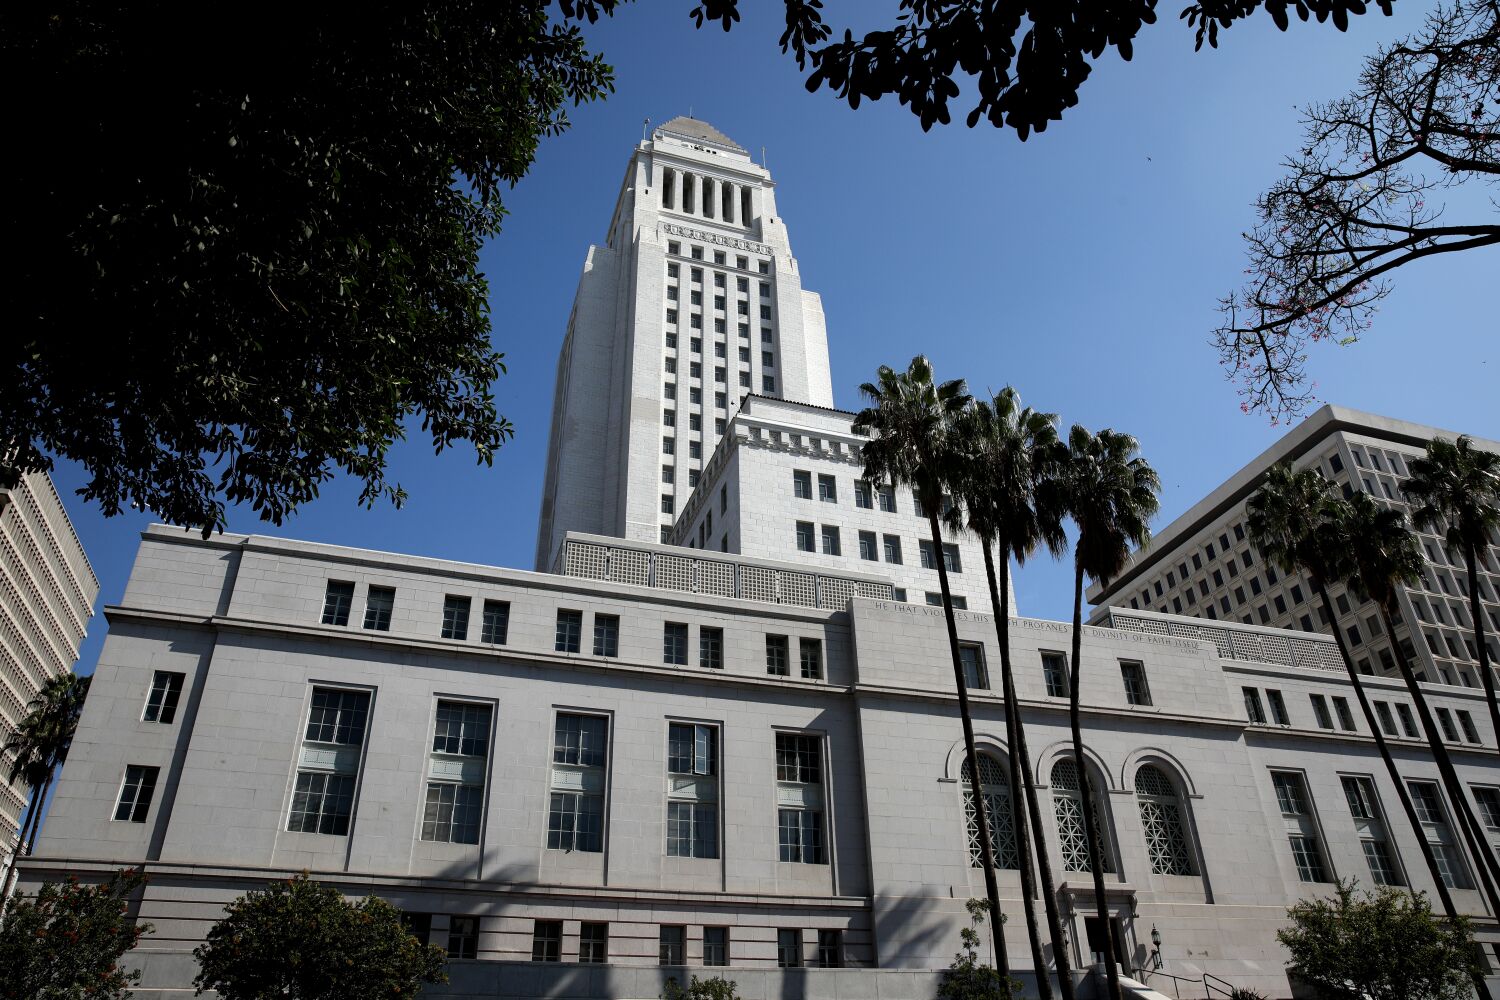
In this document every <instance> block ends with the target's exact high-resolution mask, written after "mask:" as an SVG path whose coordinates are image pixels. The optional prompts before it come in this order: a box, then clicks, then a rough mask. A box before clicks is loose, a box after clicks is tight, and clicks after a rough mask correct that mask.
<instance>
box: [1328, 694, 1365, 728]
mask: <svg viewBox="0 0 1500 1000" xmlns="http://www.w3.org/2000/svg"><path fill="white" fill-rule="evenodd" d="M1333 712H1334V714H1335V715H1336V716H1338V720H1339V728H1340V729H1342V730H1344V731H1345V732H1350V733H1353V732H1358V731H1359V727H1358V726H1356V725H1355V724H1354V715H1353V714H1352V713H1351V712H1350V711H1349V699H1348V698H1345V697H1343V696H1341V695H1334V696H1333Z"/></svg>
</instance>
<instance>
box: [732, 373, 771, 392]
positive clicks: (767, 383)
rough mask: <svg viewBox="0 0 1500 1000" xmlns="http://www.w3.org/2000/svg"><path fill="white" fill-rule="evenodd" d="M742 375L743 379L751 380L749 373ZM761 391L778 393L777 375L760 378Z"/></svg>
mask: <svg viewBox="0 0 1500 1000" xmlns="http://www.w3.org/2000/svg"><path fill="white" fill-rule="evenodd" d="M740 375H741V377H742V378H749V377H750V374H749V372H741V373H740ZM760 391H761V392H775V391H776V376H775V375H762V376H761V377H760Z"/></svg>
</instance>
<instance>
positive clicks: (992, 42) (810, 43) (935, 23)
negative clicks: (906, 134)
mask: <svg viewBox="0 0 1500 1000" xmlns="http://www.w3.org/2000/svg"><path fill="white" fill-rule="evenodd" d="M785 5H786V30H785V31H784V32H783V33H782V35H781V50H782V51H783V52H790V53H792V54H793V55H795V56H796V58H797V66H798V68H799V69H802V70H804V71H806V70H807V69H808V67H809V66H811V68H812V71H811V73H809V74H808V77H807V89H808V90H809V91H810V92H816V91H817V90H819V89H821V88H824V87H826V88H828V89H829V90H832V91H834V92H835V93H836V94H837V95H838V96H839V97H840V98H841V99H842V100H846V101H848V102H849V106H850V107H851V108H858V107H859V105H860V102H862V101H866V100H870V101H878V100H879V99H880V98H882V97H884V96H885V95H887V94H894V95H896V97H897V99H898V100H900V102H901V103H902V104H903V105H906V106H908V107H910V108H911V110H912V113H913V114H915V115H916V116H917V118H918V119H919V120H920V121H921V123H922V128H923V130H924V131H925V130H927V129H930V128H932V126H933V125H934V124H937V123H941V124H943V125H947V124H948V123H949V122H950V121H951V120H952V115H951V112H950V111H949V108H948V102H949V101H950V100H952V99H954V98H957V97H958V96H959V93H960V90H959V86H958V84H957V83H956V82H955V80H954V78H955V77H956V76H967V77H971V78H973V82H974V85H975V87H976V89H977V91H978V99H977V100H976V101H975V103H974V106H973V107H972V108H971V109H970V110H969V112H968V114H967V117H966V119H965V121H966V123H967V124H968V125H969V127H970V128H972V127H974V126H975V125H977V124H978V123H979V122H980V121H988V122H989V123H990V124H991V125H994V126H995V127H997V128H1011V129H1014V130H1015V132H1016V135H1017V136H1019V137H1020V138H1021V139H1023V140H1024V139H1025V138H1026V137H1027V136H1028V135H1030V134H1031V132H1032V131H1037V132H1042V131H1045V130H1046V128H1047V125H1048V123H1050V122H1054V121H1058V120H1059V119H1061V118H1062V115H1063V112H1064V111H1065V110H1067V109H1068V108H1071V107H1072V106H1073V105H1075V104H1077V103H1078V91H1079V88H1081V87H1082V86H1083V84H1084V82H1085V81H1086V80H1087V79H1088V77H1089V73H1090V72H1091V71H1092V65H1091V62H1092V61H1093V60H1097V59H1098V58H1099V57H1100V56H1101V55H1103V54H1104V52H1105V50H1106V49H1114V50H1115V51H1116V52H1118V53H1119V54H1120V56H1121V58H1123V59H1129V58H1130V57H1131V55H1132V54H1133V52H1134V44H1135V37H1136V35H1137V34H1139V33H1140V30H1141V28H1142V27H1144V26H1145V25H1148V24H1155V23H1156V0H900V3H899V5H898V11H899V13H897V14H896V16H895V18H894V21H895V23H894V24H892V25H891V26H890V27H888V28H886V27H883V28H880V29H878V30H875V31H869V32H866V33H865V34H864V35H863V36H861V37H855V35H854V33H853V32H852V31H850V30H848V29H844V30H843V32H842V33H841V35H842V37H838V36H839V35H840V32H838V31H837V30H836V29H835V28H833V27H832V26H830V25H829V24H827V23H826V22H825V21H824V20H823V14H822V8H823V3H822V0H785ZM1375 5H1376V6H1378V7H1379V8H1380V9H1381V10H1382V11H1384V12H1385V13H1386V14H1389V13H1390V12H1391V0H1376V2H1375ZM1368 6H1369V5H1368V4H1367V3H1365V2H1364V0H1201V2H1199V3H1192V4H1189V5H1188V6H1186V7H1185V8H1184V9H1183V10H1182V12H1181V14H1180V17H1181V18H1182V19H1183V20H1186V21H1187V22H1188V24H1189V25H1190V26H1191V27H1192V28H1193V29H1194V30H1195V34H1196V37H1197V46H1198V47H1200V48H1201V47H1202V45H1203V43H1204V41H1205V40H1206V41H1207V42H1208V43H1209V45H1211V46H1212V45H1217V44H1218V33H1219V31H1220V29H1224V28H1229V27H1230V26H1232V25H1233V24H1234V23H1235V22H1237V21H1241V20H1244V19H1245V18H1247V17H1249V16H1250V15H1251V14H1254V13H1255V12H1256V11H1257V10H1259V9H1260V8H1262V7H1264V8H1265V10H1266V12H1267V13H1268V14H1270V16H1271V18H1272V19H1273V20H1274V21H1275V22H1276V25H1277V27H1279V28H1281V29H1282V30H1283V31H1284V30H1286V27H1287V25H1288V23H1289V22H1290V16H1289V15H1290V14H1293V13H1295V14H1296V15H1297V17H1299V18H1300V19H1302V20H1304V21H1306V20H1307V19H1308V18H1310V17H1313V18H1316V19H1317V20H1318V21H1320V22H1321V21H1330V20H1331V21H1332V22H1333V23H1334V24H1335V25H1336V26H1337V27H1338V28H1339V30H1340V31H1342V30H1344V28H1346V27H1347V26H1348V21H1349V17H1350V15H1358V14H1363V13H1364V12H1365V11H1366V9H1367V8H1368ZM692 17H693V19H694V20H695V21H696V22H697V24H698V25H699V26H700V27H701V26H702V25H703V24H705V23H707V22H710V21H712V22H717V23H719V24H721V25H722V26H723V27H724V30H725V31H728V30H729V28H730V27H731V26H732V25H733V24H734V23H735V22H736V21H738V20H739V19H740V10H739V0H701V2H700V3H699V4H698V5H697V6H696V7H695V8H693V11H692Z"/></svg>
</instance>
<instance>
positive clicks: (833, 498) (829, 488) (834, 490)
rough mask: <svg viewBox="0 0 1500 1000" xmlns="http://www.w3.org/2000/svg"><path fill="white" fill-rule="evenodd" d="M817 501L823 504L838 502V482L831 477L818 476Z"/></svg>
mask: <svg viewBox="0 0 1500 1000" xmlns="http://www.w3.org/2000/svg"><path fill="white" fill-rule="evenodd" d="M818 499H819V500H821V501H823V502H824V503H838V502H839V488H838V482H837V480H835V479H834V478H833V477H832V476H825V475H822V474H821V473H820V474H819V475H818Z"/></svg>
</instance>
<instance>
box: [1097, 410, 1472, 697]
mask: <svg viewBox="0 0 1500 1000" xmlns="http://www.w3.org/2000/svg"><path fill="white" fill-rule="evenodd" d="M1458 436H1459V435H1458V433H1457V432H1454V431H1445V430H1440V429H1438V428H1436V427H1426V426H1423V425H1421V424H1413V423H1408V422H1406V421H1404V420H1394V419H1392V418H1389V417H1381V416H1377V415H1375V414H1373V413H1362V412H1360V411H1358V410H1350V409H1347V408H1345V407H1341V406H1332V405H1328V406H1323V407H1321V408H1320V409H1318V410H1317V411H1316V412H1315V413H1313V414H1311V415H1309V416H1308V417H1307V418H1306V419H1305V420H1303V421H1302V422H1301V423H1300V424H1298V425H1297V426H1296V427H1294V428H1293V429H1292V430H1291V431H1289V432H1288V433H1287V434H1286V435H1285V436H1284V437H1282V438H1281V440H1279V441H1277V442H1276V443H1275V444H1273V445H1272V446H1271V447H1270V448H1268V449H1266V451H1264V452H1263V453H1261V454H1260V455H1258V456H1257V457H1256V458H1255V459H1254V460H1253V461H1251V462H1250V463H1249V464H1247V465H1246V466H1245V467H1244V468H1242V469H1240V471H1239V472H1237V473H1235V474H1234V475H1233V476H1232V477H1230V478H1229V480H1228V481H1226V482H1225V483H1223V484H1222V485H1221V486H1219V487H1218V488H1217V489H1215V490H1214V491H1213V492H1211V493H1210V494H1209V495H1208V496H1207V497H1205V498H1204V499H1203V500H1201V501H1200V502H1198V503H1197V504H1195V505H1194V506H1193V507H1191V508H1190V509H1189V510H1188V511H1187V512H1186V513H1185V514H1183V515H1182V516H1181V517H1179V518H1177V519H1176V520H1175V521H1173V522H1172V523H1171V524H1169V525H1167V526H1166V527H1165V528H1164V529H1162V530H1161V531H1159V532H1156V533H1155V534H1154V536H1153V537H1152V539H1151V543H1150V544H1149V545H1148V546H1147V547H1145V548H1143V549H1141V550H1140V551H1138V552H1136V553H1135V554H1134V555H1133V556H1132V557H1131V561H1130V564H1129V566H1127V568H1126V569H1125V571H1124V572H1123V573H1121V574H1120V575H1119V576H1118V577H1116V578H1115V579H1113V580H1111V581H1109V584H1108V586H1106V587H1100V586H1097V585H1096V586H1094V587H1093V588H1092V589H1091V590H1090V591H1089V595H1088V597H1089V601H1090V602H1091V603H1093V604H1094V605H1096V606H1097V608H1098V610H1096V611H1095V613H1094V618H1093V620H1094V621H1096V622H1105V621H1107V620H1108V617H1109V608H1110V607H1111V606H1116V607H1126V606H1128V607H1130V608H1133V609H1140V610H1143V611H1156V612H1158V613H1161V614H1182V615H1191V616H1193V617H1200V618H1212V619H1218V620H1220V621H1231V622H1240V623H1242V624H1246V625H1250V624H1254V625H1266V626H1270V627H1273V628H1290V629H1300V630H1302V631H1304V632H1323V631H1327V629H1328V628H1329V615H1330V613H1331V614H1332V616H1333V617H1334V618H1335V619H1337V624H1336V627H1337V628H1338V629H1339V630H1340V631H1341V632H1342V633H1343V634H1344V638H1345V639H1346V641H1347V642H1348V644H1349V648H1350V651H1351V653H1352V655H1353V656H1354V659H1355V664H1356V666H1357V667H1358V669H1359V670H1360V672H1361V673H1366V674H1369V673H1379V674H1385V675H1393V674H1395V673H1396V660H1395V655H1394V653H1395V650H1394V648H1393V646H1392V644H1391V643H1392V637H1391V636H1389V635H1387V634H1385V628H1384V626H1383V625H1382V623H1381V621H1380V615H1379V612H1378V610H1377V609H1376V607H1375V605H1374V604H1373V603H1371V602H1369V601H1365V600H1361V599H1360V598H1359V597H1358V595H1356V594H1354V593H1352V592H1351V591H1350V590H1349V589H1348V588H1347V587H1345V586H1344V585H1343V584H1338V583H1336V584H1333V585H1331V586H1330V587H1329V596H1330V597H1331V598H1332V599H1333V602H1334V607H1333V608H1332V609H1325V608H1324V607H1322V605H1321V604H1320V602H1319V601H1318V599H1317V596H1316V595H1315V594H1314V592H1313V589H1312V586H1311V585H1310V584H1309V583H1308V581H1307V579H1306V577H1305V575H1303V574H1287V573H1283V572H1281V570H1280V569H1279V568H1278V567H1276V566H1273V565H1271V564H1269V563H1268V562H1267V561H1266V559H1265V557H1264V556H1263V555H1262V554H1261V553H1260V552H1259V551H1258V550H1257V549H1256V548H1255V546H1254V545H1252V544H1251V542H1250V539H1249V537H1248V534H1247V529H1246V525H1245V504H1246V501H1248V500H1249V498H1250V496H1251V495H1252V494H1253V493H1254V492H1255V490H1256V489H1257V488H1258V486H1259V485H1260V482H1261V479H1262V477H1263V476H1264V474H1265V472H1266V470H1267V469H1269V468H1270V467H1271V466H1272V465H1275V464H1276V463H1277V462H1281V461H1285V460H1290V461H1291V462H1292V463H1293V465H1294V466H1295V467H1297V468H1314V469H1317V470H1318V472H1319V473H1321V474H1322V476H1323V477H1324V478H1325V479H1327V480H1328V481H1329V482H1331V483H1333V484H1334V485H1335V486H1336V487H1337V488H1338V489H1339V490H1341V491H1342V492H1343V494H1344V495H1345V496H1352V495H1353V494H1354V493H1356V492H1359V493H1366V494H1368V495H1369V496H1371V497H1373V498H1374V499H1375V501H1376V502H1377V503H1380V504H1385V505H1390V506H1395V507H1397V508H1399V509H1401V510H1403V511H1409V509H1410V507H1409V505H1408V504H1407V502H1406V497H1405V494H1404V493H1403V492H1402V489H1401V485H1402V483H1403V482H1404V481H1405V480H1406V478H1407V476H1408V475H1409V470H1408V463H1410V462H1411V460H1412V459H1413V458H1417V457H1420V456H1421V455H1422V454H1423V451H1424V449H1425V448H1426V446H1427V443H1428V442H1429V441H1432V440H1433V439H1434V438H1439V437H1441V438H1447V439H1448V440H1450V441H1451V440H1453V439H1455V438H1457V437H1458ZM1474 445H1475V447H1477V448H1482V449H1486V450H1489V451H1494V452H1500V442H1497V441H1489V440H1485V439H1482V438H1475V439H1474ZM1418 537H1419V539H1420V543H1421V547H1422V554H1423V557H1424V559H1425V561H1426V566H1425V568H1424V570H1423V572H1422V578H1421V581H1420V583H1419V585H1417V586H1409V587H1408V586H1402V587H1400V588H1399V592H1398V595H1397V602H1398V607H1399V611H1400V618H1399V620H1398V621H1397V622H1396V635H1395V637H1394V641H1395V642H1396V643H1397V644H1399V646H1400V648H1401V649H1404V650H1405V651H1406V654H1407V656H1408V657H1410V658H1411V661H1412V667H1413V670H1415V671H1416V673H1417V676H1418V678H1419V679H1421V680H1424V681H1426V682H1428V683H1432V684H1450V685H1457V686H1460V687H1471V688H1472V687H1479V686H1480V680H1479V675H1478V670H1479V658H1478V655H1477V654H1478V651H1477V650H1476V649H1475V648H1474V625H1473V619H1472V618H1471V617H1470V614H1469V585H1468V572H1467V570H1466V569H1465V568H1464V565H1463V557H1462V555H1457V556H1455V555H1453V554H1450V553H1449V552H1447V551H1446V550H1445V548H1444V547H1443V540H1442V538H1441V537H1440V536H1439V535H1436V534H1433V533H1431V532H1426V533H1421V534H1419V536H1418ZM1490 541H1491V545H1490V546H1489V547H1488V550H1487V551H1486V552H1483V553H1481V554H1480V564H1479V567H1478V570H1479V572H1478V577H1479V596H1480V604H1481V607H1482V609H1483V614H1484V615H1485V622H1484V626H1485V629H1486V631H1487V632H1488V634H1489V638H1488V639H1487V642H1488V644H1489V661H1490V664H1491V666H1492V667H1494V666H1495V665H1497V664H1500V640H1497V638H1496V637H1497V636H1500V547H1497V545H1500V538H1492V539H1491V540H1490Z"/></svg>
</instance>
